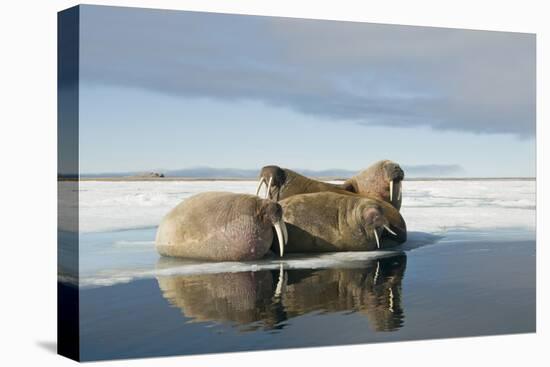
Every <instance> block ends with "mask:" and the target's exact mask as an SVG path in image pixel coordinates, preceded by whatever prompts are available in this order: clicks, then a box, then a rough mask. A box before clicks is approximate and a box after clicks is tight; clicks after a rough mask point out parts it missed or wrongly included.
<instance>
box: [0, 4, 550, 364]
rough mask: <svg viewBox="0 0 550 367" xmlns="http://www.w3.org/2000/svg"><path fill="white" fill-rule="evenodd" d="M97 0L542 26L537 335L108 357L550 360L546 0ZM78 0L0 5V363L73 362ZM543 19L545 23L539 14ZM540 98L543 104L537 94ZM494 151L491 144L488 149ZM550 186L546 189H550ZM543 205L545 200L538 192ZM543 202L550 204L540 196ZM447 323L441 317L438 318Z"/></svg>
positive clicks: (493, 26)
mask: <svg viewBox="0 0 550 367" xmlns="http://www.w3.org/2000/svg"><path fill="white" fill-rule="evenodd" d="M93 3H95V4H106V5H125V6H141V7H156V8H169V9H182V10H202V11H218V12H229V13H242V14H259V15H281V16H292V17H305V18H320V19H338V20H356V21H367V22H377V23H394V24H410V25H428V26H444V27H458V28H471V29H487V30H506V31H520V32H534V33H537V54H538V55H537V65H538V70H537V74H538V96H537V97H538V98H537V119H538V124H537V141H538V144H537V157H538V162H537V164H538V171H537V179H538V181H537V186H538V203H537V204H538V206H537V208H538V210H537V214H538V218H537V220H538V221H537V223H538V225H537V228H538V236H537V244H538V246H537V251H538V252H537V264H538V265H537V279H538V282H537V299H538V305H537V310H538V311H541V310H542V311H545V310H546V311H547V312H546V313H545V312H537V334H530V335H516V336H500V337H482V338H464V339H448V340H437V341H418V342H403V343H388V344H376V345H372V344H371V345H362V346H349V347H331V348H314V349H313V348H312V349H295V350H283V351H271V352H254V353H234V354H217V355H207V356H193V357H173V358H158V359H142V360H132V361H118V362H117V361H115V362H103V363H100V365H108V364H114V365H126V364H130V365H132V366H149V365H155V366H168V365H170V366H176V365H177V366H180V365H181V364H182V363H184V364H188V365H193V366H209V365H220V364H221V363H223V365H224V366H228V365H229V366H243V365H256V366H258V365H261V366H262V367H263V366H271V365H273V366H274V365H277V366H282V365H294V364H296V363H300V364H302V365H303V364H316V365H317V364H319V365H331V366H334V365H338V364H344V363H358V364H365V365H367V364H368V365H369V366H384V365H399V364H412V365H417V364H418V365H423V366H431V365H434V366H436V365H437V366H440V365H442V364H443V365H446V366H464V365H478V364H482V363H486V364H488V365H499V366H518V365H529V364H534V365H540V364H542V363H541V362H542V361H545V362H546V363H547V362H548V360H549V359H550V358H549V357H548V352H547V350H548V349H549V347H548V345H550V338H549V337H548V335H549V333H548V330H549V322H548V320H549V316H548V310H550V308H549V302H548V289H549V286H548V279H549V278H548V275H549V271H548V267H546V266H544V264H545V263H546V262H547V261H548V260H550V259H549V257H548V252H549V251H548V249H547V246H548V243H546V241H544V239H547V238H548V236H547V233H548V231H547V230H545V228H544V226H543V225H542V223H543V221H544V219H543V218H544V217H545V207H544V206H543V199H545V198H544V196H545V195H544V192H542V190H541V188H542V187H543V185H544V182H545V181H546V180H545V177H544V172H543V171H542V170H541V169H542V166H543V164H544V163H543V162H545V161H547V160H545V158H547V154H546V153H547V152H548V149H546V152H543V150H544V149H543V144H541V142H543V141H544V140H546V141H547V144H550V143H548V127H547V126H546V127H545V126H544V125H545V124H544V122H546V120H547V117H548V101H550V96H549V95H548V85H549V80H548V75H549V74H548V71H547V68H545V66H546V67H547V66H548V65H550V55H549V47H550V42H549V39H550V30H549V25H548V24H549V23H550V22H549V20H548V14H549V13H550V11H548V10H546V9H544V4H545V1H540V0H539V1H528V0H523V1H505V0H500V1H479V0H478V1H467V0H462V1H454V0H453V1H441V0H439V1H437V0H433V1H428V0H415V1H410V0H403V1H376V2H372V3H369V2H367V1H344V0H338V1H334V0H333V1H327V2H325V1H312V2H307V1H305V0H302V1H298V0H295V1H286V0H278V1H274V0H270V1H245V0H230V1H229V0H225V1H223V0H216V1H215V0H208V1H206V0H202V1H200V0H197V1H184V0H180V1H163V0H157V1H137V0H136V1H122V0H120V1H93ZM75 4H77V2H74V1H61V0H59V1H54V0H47V1H3V2H2V3H1V5H0V17H1V19H0V27H1V31H0V47H1V48H0V50H1V51H0V63H1V67H0V73H1V74H0V86H1V88H2V89H1V90H2V95H1V102H0V126H1V132H0V159H1V160H0V162H1V172H2V173H1V175H2V177H1V180H0V185H1V187H0V198H1V201H0V208H1V213H2V221H1V223H2V224H3V230H4V232H3V233H4V235H3V236H1V237H0V238H2V243H0V249H1V250H0V251H1V252H0V254H1V256H2V260H1V262H0V264H1V266H0V270H1V272H2V274H1V275H2V276H1V278H0V284H1V287H2V288H1V293H0V307H1V309H0V310H1V312H0V337H1V340H0V346H1V349H0V361H1V362H0V364H1V365H3V366H12V365H31V366H32V365H33V363H34V364H39V365H48V364H56V365H57V364H59V365H69V364H72V363H73V362H71V361H69V360H67V359H64V358H62V357H59V356H57V355H56V354H55V353H54V352H53V350H54V349H55V340H56V195H57V190H56V12H57V11H59V10H62V9H64V8H67V7H70V6H72V5H75ZM545 23H546V24H545ZM543 101H546V105H544V104H543ZM545 107H546V108H545ZM488 154H490V152H488ZM546 196H547V195H546ZM544 201H545V203H546V204H547V200H544ZM546 207H547V206H546ZM441 327H445V325H441Z"/></svg>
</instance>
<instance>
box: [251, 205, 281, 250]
mask: <svg viewBox="0 0 550 367" xmlns="http://www.w3.org/2000/svg"><path fill="white" fill-rule="evenodd" d="M258 217H259V219H260V220H261V221H262V222H263V223H265V224H271V225H272V226H273V227H274V228H275V233H276V234H277V241H278V242H279V254H280V255H281V257H282V256H283V255H284V246H285V245H286V243H287V242H288V231H287V228H286V225H285V222H284V221H283V209H282V208H281V206H280V205H279V204H278V203H276V202H274V201H271V200H262V201H261V204H260V206H259V208H258Z"/></svg>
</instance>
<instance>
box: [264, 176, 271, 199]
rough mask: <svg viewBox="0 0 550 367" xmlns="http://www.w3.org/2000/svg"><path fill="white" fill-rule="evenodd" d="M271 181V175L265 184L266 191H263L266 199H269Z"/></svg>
mask: <svg viewBox="0 0 550 367" xmlns="http://www.w3.org/2000/svg"><path fill="white" fill-rule="evenodd" d="M271 181H273V177H270V178H269V183H268V184H267V191H266V192H265V198H266V199H271Z"/></svg>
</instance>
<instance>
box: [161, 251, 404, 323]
mask: <svg viewBox="0 0 550 367" xmlns="http://www.w3.org/2000/svg"><path fill="white" fill-rule="evenodd" d="M405 267H406V256H405V255H404V254H402V255H398V256H394V257H390V258H383V259H379V260H374V261H367V262H360V263H356V264H353V265H351V264H350V267H348V268H338V269H319V270H312V269H289V270H284V269H278V270H266V271H257V272H241V273H219V274H200V275H186V276H183V275H182V276H170V277H158V278H157V280H158V283H159V287H160V290H161V292H162V294H163V296H164V298H166V299H167V300H168V302H169V303H170V304H171V305H173V306H175V307H178V308H179V309H181V312H182V314H183V315H185V316H186V317H189V318H191V319H193V320H194V321H197V322H206V321H210V322H220V323H228V324H232V325H234V326H237V327H239V328H240V329H241V330H242V331H247V330H256V329H259V328H261V329H277V328H283V327H284V326H285V324H286V323H285V321H286V320H289V319H292V318H294V317H297V316H300V315H304V314H307V313H311V312H318V313H331V312H357V313H359V314H362V315H364V316H365V317H367V319H368V321H369V325H370V327H371V328H372V329H373V330H375V331H394V330H397V329H399V328H400V327H401V326H402V325H403V320H404V312H403V307H402V301H401V299H402V291H401V283H402V279H403V276H404V274H405Z"/></svg>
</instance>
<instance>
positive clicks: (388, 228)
mask: <svg viewBox="0 0 550 367" xmlns="http://www.w3.org/2000/svg"><path fill="white" fill-rule="evenodd" d="M384 228H385V229H386V231H388V232H390V233H391V234H393V235H394V236H397V233H395V232H394V231H392V230H391V229H390V227H388V226H387V225H385V224H384Z"/></svg>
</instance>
